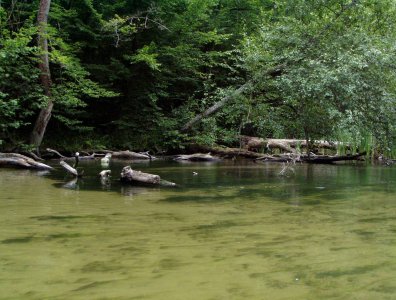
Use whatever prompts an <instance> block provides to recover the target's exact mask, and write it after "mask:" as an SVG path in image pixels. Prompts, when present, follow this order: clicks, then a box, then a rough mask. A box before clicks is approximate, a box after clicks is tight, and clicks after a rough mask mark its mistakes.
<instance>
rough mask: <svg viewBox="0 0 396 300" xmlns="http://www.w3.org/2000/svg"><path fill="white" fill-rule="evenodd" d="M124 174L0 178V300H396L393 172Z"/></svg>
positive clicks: (222, 167)
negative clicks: (150, 177) (148, 181)
mask: <svg viewBox="0 0 396 300" xmlns="http://www.w3.org/2000/svg"><path fill="white" fill-rule="evenodd" d="M125 164H126V163H125V162H114V161H113V162H112V163H111V169H112V172H113V177H112V179H111V181H110V182H109V183H107V184H101V182H100V179H99V178H98V177H97V176H96V174H97V173H98V172H99V170H100V169H101V167H100V163H99V162H84V163H82V167H84V169H85V174H86V176H85V177H84V178H83V179H82V180H79V181H78V182H73V181H70V179H71V178H69V177H67V176H65V173H64V171H63V170H61V169H60V168H57V170H55V171H53V172H50V173H46V172H35V171H26V170H11V169H0V215H1V218H0V287H1V291H0V299H40V300H43V299H68V300H70V299H84V300H85V299H102V300H104V299H117V300H122V299H169V300H177V299H180V300H182V299H183V300H186V299H189V300H195V299H196V300H215V299H227V300H228V299H250V300H253V299H395V298H396V281H395V278H396V168H395V167H382V166H366V165H353V164H348V165H296V166H294V170H295V173H294V174H293V173H290V174H289V176H288V177H285V176H283V177H282V176H279V175H278V174H279V172H280V170H281V169H282V165H281V164H254V163H252V162H248V161H242V162H219V163H212V164H205V163H177V162H167V161H154V162H150V163H148V162H146V163H139V162H137V163H134V164H132V167H133V168H134V169H139V170H142V171H146V172H150V173H154V174H159V175H160V176H161V177H162V178H164V179H166V180H169V181H174V182H176V183H178V184H179V185H180V186H179V187H177V188H148V187H132V186H123V185H121V184H120V183H119V182H118V180H117V179H118V177H119V173H120V170H121V168H122V166H124V165H125ZM193 172H196V173H198V174H197V175H194V174H193Z"/></svg>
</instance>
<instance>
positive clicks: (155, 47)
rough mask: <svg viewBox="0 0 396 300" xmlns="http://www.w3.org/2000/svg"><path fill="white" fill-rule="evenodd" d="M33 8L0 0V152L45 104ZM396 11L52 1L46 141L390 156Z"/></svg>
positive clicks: (23, 140)
mask: <svg viewBox="0 0 396 300" xmlns="http://www.w3.org/2000/svg"><path fill="white" fill-rule="evenodd" d="M39 2H40V1H22V0H6V1H1V2H0V3H1V4H0V143H1V145H0V147H3V148H7V147H8V148H10V147H30V146H29V139H28V137H29V134H30V132H31V131H32V129H33V125H34V122H35V119H36V118H37V115H38V113H39V111H40V109H41V108H43V107H45V106H46V105H47V104H48V101H49V99H48V97H47V96H46V94H45V91H44V89H43V86H42V84H40V69H39V68H38V64H39V60H40V56H41V55H42V49H40V47H38V44H37V42H36V40H37V37H38V36H39V26H38V25H39V24H37V11H38V7H39ZM395 12H396V4H395V3H394V1H391V0H330V1H323V0H308V1H306V0H304V1H288V0H157V1H149V0H140V1H130V0H124V1H108V0H107V1H104V0H82V1H73V0H52V3H51V7H50V11H49V15H48V24H46V38H47V39H48V55H49V67H50V70H51V77H52V82H53V85H52V87H51V92H52V97H53V101H54V108H53V113H52V115H53V116H52V118H51V120H50V121H49V125H48V128H47V130H46V133H45V137H44V140H43V143H44V145H50V146H56V147H57V148H62V149H65V150H71V149H76V148H78V149H82V148H90V149H92V148H96V149H100V148H129V149H135V150H154V151H167V150H171V149H179V148H182V147H183V145H185V144H186V143H192V142H194V143H200V144H213V143H222V144H233V143H236V142H237V140H238V138H237V137H238V135H240V134H249V135H255V136H261V137H282V138H303V139H307V140H310V139H327V140H345V141H348V142H353V143H355V144H356V145H361V144H363V143H365V142H367V141H368V140H370V141H372V142H373V143H374V142H375V144H376V145H377V147H378V150H379V151H382V152H392V151H394V149H395V143H396V128H395V124H396V123H395V121H396V112H395V110H396V103H395V87H396V82H395V78H396V77H395V70H396V68H395V66H394V64H395V61H396V60H395V57H394V56H395V43H394V40H395V33H396V18H395ZM241 86H244V87H247V88H244V89H243V90H240V87H241ZM235 91H241V92H237V93H236V92H235ZM224 99H226V100H227V101H224ZM219 103H221V105H219V106H218V108H217V109H216V110H213V112H210V113H208V114H205V115H204V117H203V118H202V119H200V122H197V123H194V125H193V126H191V128H189V130H188V131H182V130H181V129H182V128H183V126H184V125H185V124H186V123H187V122H188V121H190V120H192V119H193V118H194V117H195V116H197V115H198V114H200V113H202V112H204V111H206V110H207V109H208V108H211V107H213V106H214V105H216V104H219ZM65 136H67V138H65Z"/></svg>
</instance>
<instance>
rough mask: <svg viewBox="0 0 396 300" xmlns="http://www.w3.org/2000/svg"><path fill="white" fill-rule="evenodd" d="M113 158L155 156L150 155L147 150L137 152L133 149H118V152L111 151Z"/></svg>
mask: <svg viewBox="0 0 396 300" xmlns="http://www.w3.org/2000/svg"><path fill="white" fill-rule="evenodd" d="M111 155H112V157H113V158H119V159H154V158H155V157H153V156H151V155H150V154H148V153H147V152H145V153H137V152H133V151H129V150H126V151H118V152H111Z"/></svg>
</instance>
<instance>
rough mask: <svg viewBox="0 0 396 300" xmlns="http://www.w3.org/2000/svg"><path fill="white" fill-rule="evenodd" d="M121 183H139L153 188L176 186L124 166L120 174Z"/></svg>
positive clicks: (155, 176)
mask: <svg viewBox="0 0 396 300" xmlns="http://www.w3.org/2000/svg"><path fill="white" fill-rule="evenodd" d="M121 181H122V182H127V183H140V184H147V185H155V186H176V183H173V182H170V181H166V180H162V179H161V177H160V176H159V175H154V174H149V173H143V172H141V171H136V170H133V169H132V168H131V167H130V166H126V167H124V168H123V169H122V172H121Z"/></svg>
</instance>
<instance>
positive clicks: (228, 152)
mask: <svg viewBox="0 0 396 300" xmlns="http://www.w3.org/2000/svg"><path fill="white" fill-rule="evenodd" d="M189 150H190V151H192V152H210V153H213V154H217V155H220V156H223V157H231V158H233V157H245V158H260V157H263V154H262V153H257V152H253V151H249V150H246V149H241V148H226V147H219V146H213V147H208V146H203V145H190V146H189Z"/></svg>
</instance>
